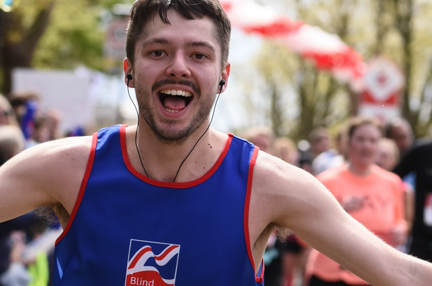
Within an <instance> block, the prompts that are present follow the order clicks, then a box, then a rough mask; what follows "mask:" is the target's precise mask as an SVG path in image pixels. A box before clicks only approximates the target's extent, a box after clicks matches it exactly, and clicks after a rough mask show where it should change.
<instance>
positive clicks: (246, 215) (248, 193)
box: [243, 147, 264, 283]
mask: <svg viewBox="0 0 432 286" xmlns="http://www.w3.org/2000/svg"><path fill="white" fill-rule="evenodd" d="M258 150H259V149H258V148H257V147H255V149H254V151H253V153H252V157H251V161H250V164H249V176H248V182H247V190H246V201H245V208H244V221H243V229H244V235H245V239H246V248H247V253H248V256H249V260H250V262H251V264H252V267H253V269H254V273H256V267H255V262H254V259H253V255H252V247H251V244H250V236H249V207H250V198H251V193H252V179H253V172H254V167H255V163H256V159H257V157H258ZM261 263H262V267H263V269H262V271H261V275H260V277H257V276H256V275H255V281H256V282H258V283H263V281H264V260H263V261H262V262H261Z"/></svg>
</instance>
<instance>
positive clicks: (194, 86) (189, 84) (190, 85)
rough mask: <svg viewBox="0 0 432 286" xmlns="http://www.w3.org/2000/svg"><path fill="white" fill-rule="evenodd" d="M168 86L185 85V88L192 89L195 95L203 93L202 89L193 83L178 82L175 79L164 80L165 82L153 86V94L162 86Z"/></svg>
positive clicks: (186, 81) (161, 81)
mask: <svg viewBox="0 0 432 286" xmlns="http://www.w3.org/2000/svg"><path fill="white" fill-rule="evenodd" d="M167 84H179V85H184V86H187V87H190V88H192V90H193V91H194V93H195V94H200V92H201V90H200V88H199V87H198V86H197V85H196V84H194V83H193V82H190V81H188V80H181V81H176V80H173V79H163V80H160V81H158V82H156V83H155V84H154V85H153V86H152V92H154V91H155V90H157V89H159V88H161V87H162V86H164V85H167Z"/></svg>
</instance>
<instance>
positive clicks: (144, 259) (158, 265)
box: [125, 239, 180, 286]
mask: <svg viewBox="0 0 432 286" xmlns="http://www.w3.org/2000/svg"><path fill="white" fill-rule="evenodd" d="M179 255H180V245H177V244H169V243H161V242H153V241H144V240H135V239H131V241H130V246H129V258H128V266H127V273H126V284H125V286H173V285H174V284H175V279H176V274H177V265H178V259H179Z"/></svg>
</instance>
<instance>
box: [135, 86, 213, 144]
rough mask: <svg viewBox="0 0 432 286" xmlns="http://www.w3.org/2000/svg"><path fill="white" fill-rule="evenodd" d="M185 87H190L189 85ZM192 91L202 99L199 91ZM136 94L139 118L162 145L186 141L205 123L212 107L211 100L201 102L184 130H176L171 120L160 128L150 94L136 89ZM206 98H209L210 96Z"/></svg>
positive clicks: (196, 89) (166, 121)
mask: <svg viewBox="0 0 432 286" xmlns="http://www.w3.org/2000/svg"><path fill="white" fill-rule="evenodd" d="M158 85H159V83H156V84H155V87H157V86H158ZM187 85H188V86H191V84H187ZM155 87H153V89H152V90H154V89H156V88H155ZM194 90H195V91H196V93H195V96H196V97H197V98H199V99H202V97H201V93H200V91H199V89H198V88H194ZM136 93H137V101H138V108H139V113H140V116H141V117H142V118H143V119H144V120H145V121H146V123H147V124H148V126H149V127H150V128H151V129H152V131H153V133H154V134H155V135H156V138H157V139H158V140H159V141H161V142H162V143H164V144H181V143H183V142H184V141H186V139H187V138H188V137H189V136H190V135H191V134H192V133H193V132H195V131H196V130H197V129H198V128H199V127H201V125H202V124H203V123H204V122H205V121H206V119H207V118H208V117H209V114H210V111H211V108H212V106H213V100H208V101H205V100H203V101H201V103H200V104H199V107H198V112H197V113H196V114H195V115H194V116H193V117H192V120H191V121H190V122H189V124H188V125H187V126H186V127H185V128H184V129H181V130H176V129H175V125H176V122H175V121H173V120H165V121H164V123H165V125H168V126H167V127H163V128H162V127H161V126H159V125H158V124H157V123H156V120H155V119H154V110H153V108H152V107H151V106H150V101H149V98H150V93H149V92H147V91H143V92H142V93H141V92H140V90H139V89H136ZM138 94H139V96H138ZM208 96H209V97H210V98H211V96H210V95H208Z"/></svg>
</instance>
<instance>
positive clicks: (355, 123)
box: [347, 117, 383, 139]
mask: <svg viewBox="0 0 432 286" xmlns="http://www.w3.org/2000/svg"><path fill="white" fill-rule="evenodd" d="M363 125H372V126H375V127H376V128H377V129H378V130H379V132H380V133H381V135H382V134H383V126H382V124H381V122H380V121H379V120H377V119H375V118H371V117H354V118H352V119H351V120H350V121H349V123H348V126H347V135H348V139H351V138H352V136H353V134H354V132H355V131H356V129H357V128H359V127H360V126H363Z"/></svg>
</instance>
